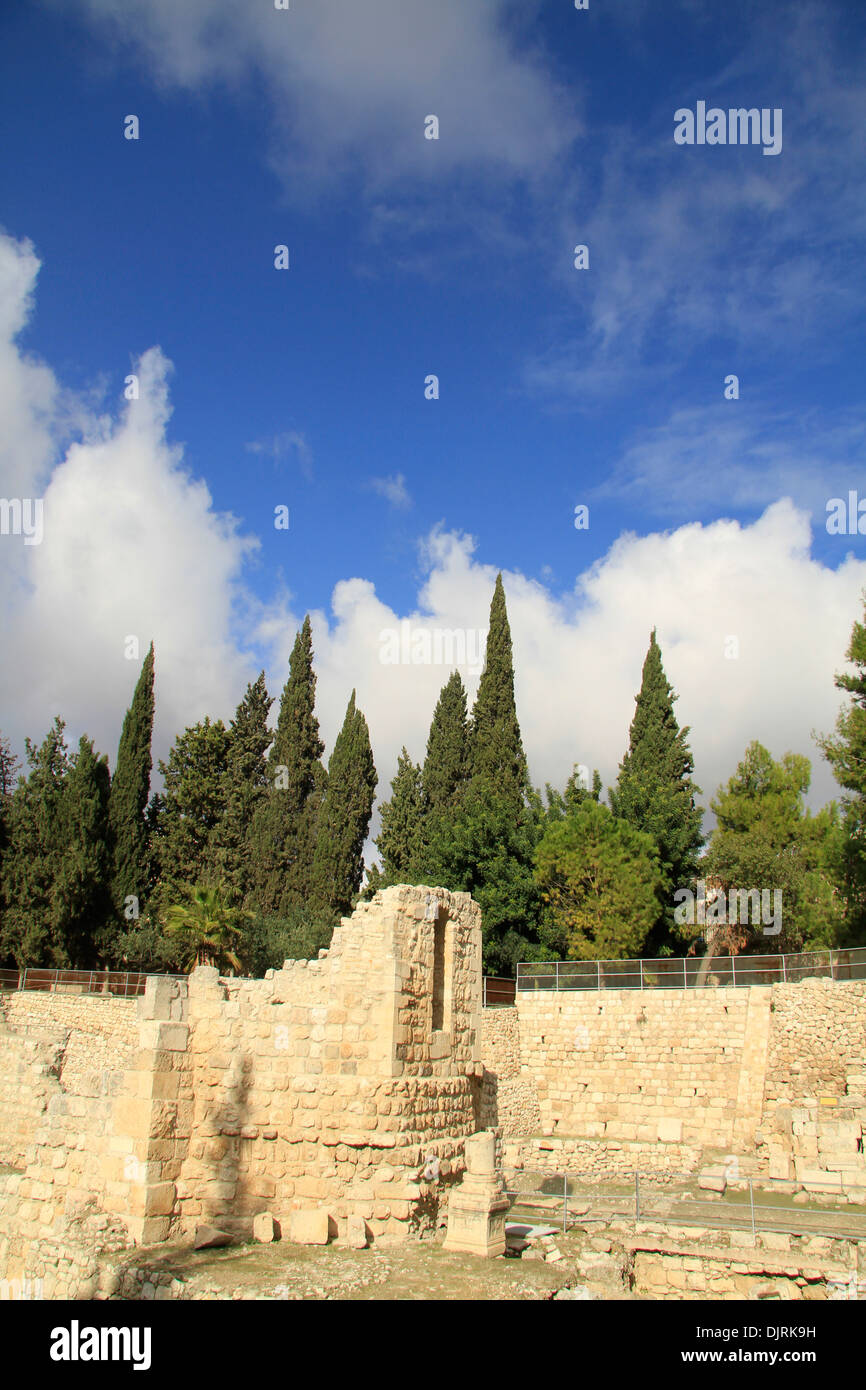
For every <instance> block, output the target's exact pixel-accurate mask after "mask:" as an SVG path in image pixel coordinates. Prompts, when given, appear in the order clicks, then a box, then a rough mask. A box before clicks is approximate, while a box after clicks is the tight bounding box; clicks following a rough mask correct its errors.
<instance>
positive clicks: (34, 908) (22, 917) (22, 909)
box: [0, 718, 69, 968]
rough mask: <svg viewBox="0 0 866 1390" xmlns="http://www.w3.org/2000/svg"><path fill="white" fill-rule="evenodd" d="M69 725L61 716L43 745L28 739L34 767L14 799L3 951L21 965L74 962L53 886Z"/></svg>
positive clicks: (60, 839)
mask: <svg viewBox="0 0 866 1390" xmlns="http://www.w3.org/2000/svg"><path fill="white" fill-rule="evenodd" d="M64 729H65V725H64V723H63V720H62V719H60V718H57V719H55V721H54V724H53V725H52V727H51V729H50V730H49V732H48V734H47V735H46V737H45V739H44V740H43V742H42V743H41V744H40V745H39V747H38V748H37V747H36V745H35V744H33V743H31V741H30V739H29V738H28V739H25V748H26V755H27V763H28V767H29V772H28V774H27V776H26V778H25V777H22V778H21V780H20V782H19V784H18V787H17V789H16V791H15V793H14V795H13V797H12V800H11V803H10V804H9V817H8V836H9V846H8V851H7V854H6V856H5V859H4V864H3V901H4V908H5V910H4V914H3V927H2V931H3V937H2V946H0V950H2V954H3V955H4V956H5V957H9V956H11V957H13V958H14V960H15V961H16V963H17V965H18V966H19V968H21V967H23V966H27V965H52V966H62V965H67V964H68V963H69V962H68V959H67V958H66V955H65V952H64V951H63V949H62V943H61V942H60V941H58V939H57V935H56V932H55V930H54V925H55V898H54V885H55V883H56V882H57V878H58V873H59V867H60V858H61V855H62V849H63V833H64V826H63V819H62V810H61V804H62V798H63V785H64V782H65V779H66V776H67V773H68V770H69V755H68V750H67V747H66V741H65V739H64V736H63V735H64Z"/></svg>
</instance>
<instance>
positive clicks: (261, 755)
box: [211, 671, 273, 906]
mask: <svg viewBox="0 0 866 1390" xmlns="http://www.w3.org/2000/svg"><path fill="white" fill-rule="evenodd" d="M272 703H273V702H272V700H271V697H270V696H269V695H268V691H267V687H266V685H265V673H264V671H261V672H260V673H259V675H258V677H257V679H256V681H255V683H254V684H250V685H247V688H246V693H245V694H244V698H243V699H242V700H241V702H240V704H239V705H238V707H237V710H236V711H235V717H234V719H233V720H232V722H231V727H230V729H229V737H228V752H227V755H226V769H225V787H224V790H223V794H222V800H223V805H224V811H223V815H222V817H221V819H220V820H219V821H218V823H217V824H216V826H215V827H214V833H213V842H212V846H211V859H212V861H213V863H214V866H215V869H216V875H217V878H218V879H219V882H220V883H221V884H222V885H223V894H224V896H225V898H226V901H227V903H228V904H229V905H231V906H236V905H238V904H242V903H243V902H244V901H245V900H246V899H247V898H248V897H249V896H250V894H251V893H252V891H253V887H254V865H253V862H252V859H251V853H250V849H251V846H250V839H251V835H252V829H253V824H254V821H255V817H256V814H257V812H258V811H259V809H260V808H261V807H262V806H263V805H264V803H265V800H266V797H267V791H268V774H267V763H266V761H265V753H266V752H267V750H268V746H269V744H270V742H271V732H270V730H269V728H268V712H269V711H270V708H271V704H272Z"/></svg>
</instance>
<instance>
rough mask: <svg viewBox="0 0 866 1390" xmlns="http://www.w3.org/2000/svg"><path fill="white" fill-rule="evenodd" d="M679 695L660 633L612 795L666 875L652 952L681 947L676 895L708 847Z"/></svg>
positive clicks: (649, 654) (646, 665)
mask: <svg viewBox="0 0 866 1390" xmlns="http://www.w3.org/2000/svg"><path fill="white" fill-rule="evenodd" d="M676 699H677V696H676V695H675V694H674V691H673V687H672V686H671V685H670V684H669V683H668V680H667V677H666V676H665V673H664V668H663V666H662V657H661V650H660V648H659V645H658V643H657V641H656V634H655V628H653V631H652V634H651V636H650V644H649V649H648V651H647V654H646V658H645V660H644V664H643V675H642V679H641V688H640V692H639V693H638V695H637V696H636V697H635V700H636V705H635V712H634V718H633V719H632V723H631V730H630V734H629V748H628V752H627V753H626V755H625V757H624V758H623V760H622V763H621V764H620V770H619V776H618V778H617V783H616V786H615V787H612V788H611V790H610V804H611V807H612V809H613V812H614V815H616V816H619V817H620V818H621V819H622V820H625V821H627V822H628V823H629V824H630V825H633V826H634V827H635V828H636V829H637V830H643V831H645V832H646V833H647V834H648V835H650V836H651V838H652V840H653V843H654V844H655V846H656V849H657V852H658V857H659V865H660V868H661V872H662V887H661V890H660V904H659V918H658V921H657V923H656V927H655V929H654V931H653V933H651V935H650V938H649V940H648V943H647V953H648V954H652V953H655V952H656V951H657V950H658V949H660V948H661V947H662V946H667V945H671V944H675V942H676V935H675V932H674V925H673V922H674V919H673V901H672V898H671V895H672V893H673V890H674V889H676V888H679V887H687V886H688V885H689V884H690V883H691V882H692V880H693V878H694V874H695V870H696V867H697V859H698V850H699V849H700V847H701V845H702V844H703V839H704V837H703V833H702V830H701V811H700V807H698V806H696V805H695V796H696V794H699V793H700V787H697V786H695V784H694V782H693V781H692V779H691V774H692V772H693V771H694V761H693V759H692V755H691V751H690V750H689V746H688V741H687V740H688V734H689V729H688V726H686V727H684V728H682V729H681V728H680V727H679V725H678V723H677V720H676V717H675V715H674V708H673V707H674V702H675V701H676Z"/></svg>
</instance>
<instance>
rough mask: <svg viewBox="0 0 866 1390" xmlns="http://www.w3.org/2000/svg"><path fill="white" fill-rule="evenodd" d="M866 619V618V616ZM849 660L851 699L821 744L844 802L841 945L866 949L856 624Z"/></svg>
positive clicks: (861, 701) (862, 651) (864, 726)
mask: <svg viewBox="0 0 866 1390" xmlns="http://www.w3.org/2000/svg"><path fill="white" fill-rule="evenodd" d="M864 616H866V614H864ZM845 656H846V659H847V660H848V661H849V662H851V664H852V665H853V666H854V667H855V668H856V669H855V671H854V672H853V673H850V672H843V673H841V674H839V675H837V676H836V679H835V684H836V688H837V689H838V690H844V691H845V692H846V693H847V694H848V695H850V697H851V699H850V702H849V704H848V705H847V706H845V707H843V709H842V710H840V712H839V717H838V719H837V720H836V730H835V736H832V737H825V738H819V739H818V746H819V747H820V749H821V751H822V753H823V754H824V757H825V758H826V759H827V760H828V762H829V763H830V766H831V767H832V769H833V775H834V777H835V778H836V781H837V782H838V783H839V785H840V786H841V787H842V788H843V789H844V791H845V792H846V793H847V795H845V796H843V797H842V816H841V826H840V830H839V834H838V836H837V837H835V838H834V840H833V842H832V843H831V844H830V845H829V846H828V851H827V856H828V860H829V861H830V863H831V864H832V866H833V871H834V873H835V876H836V881H837V884H838V888H839V895H840V898H841V901H842V904H843V912H844V928H843V930H842V932H841V933H840V937H841V944H844V945H866V626H864V624H863V623H859V622H855V624H854V627H853V629H852V632H851V641H850V642H849V644H848V649H847V651H846V653H845Z"/></svg>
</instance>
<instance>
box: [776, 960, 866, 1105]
mask: <svg viewBox="0 0 866 1390" xmlns="http://www.w3.org/2000/svg"><path fill="white" fill-rule="evenodd" d="M772 1015H773V1016H772V1028H771V1030H770V1047H769V1054H768V1058H767V1080H766V1086H765V1088H764V1104H765V1106H769V1105H771V1104H772V1103H773V1102H774V1101H798V1100H800V1099H802V1098H803V1097H804V1096H820V1095H822V1094H823V1095H828V1096H843V1095H844V1094H845V1087H846V1080H847V1076H848V1074H849V1073H850V1072H852V1071H853V1072H861V1071H863V1070H864V1068H866V981H862V982H861V981H843V982H838V983H837V982H834V981H832V980H823V979H816V980H803V981H802V983H800V984H791V985H774V986H773V998H772Z"/></svg>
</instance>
